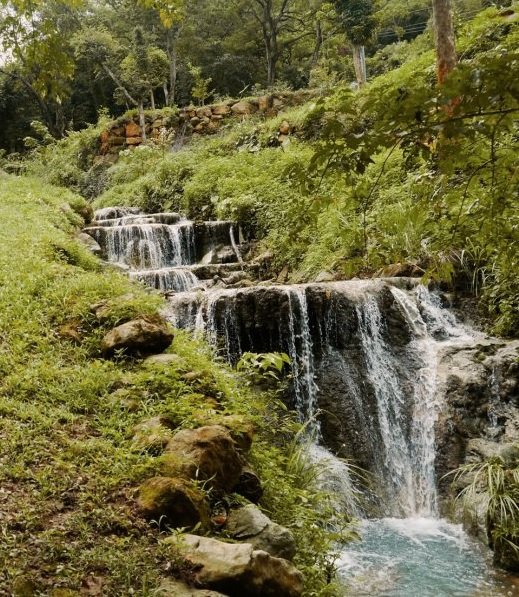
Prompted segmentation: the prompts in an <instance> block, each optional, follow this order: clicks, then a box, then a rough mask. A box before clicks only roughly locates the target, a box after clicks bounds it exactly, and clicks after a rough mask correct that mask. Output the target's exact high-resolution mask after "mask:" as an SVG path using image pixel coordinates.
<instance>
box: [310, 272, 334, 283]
mask: <svg viewBox="0 0 519 597" xmlns="http://www.w3.org/2000/svg"><path fill="white" fill-rule="evenodd" d="M334 280H335V276H334V275H333V274H331V273H330V272H326V271H322V272H319V273H318V274H317V276H315V280H314V281H315V282H317V283H321V282H333V281H334Z"/></svg>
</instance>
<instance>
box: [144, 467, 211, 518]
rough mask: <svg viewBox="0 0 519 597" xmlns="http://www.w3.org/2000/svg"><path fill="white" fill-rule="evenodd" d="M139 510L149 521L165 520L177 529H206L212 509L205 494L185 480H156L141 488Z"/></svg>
mask: <svg viewBox="0 0 519 597" xmlns="http://www.w3.org/2000/svg"><path fill="white" fill-rule="evenodd" d="M137 505H138V507H139V510H140V511H141V513H142V514H143V516H145V517H146V518H149V519H154V520H160V519H161V518H162V517H164V518H165V519H166V520H167V522H168V523H169V524H170V525H172V526H174V527H194V526H195V525H196V524H198V523H202V526H204V527H205V526H207V525H208V521H209V509H208V506H207V504H206V502H205V499H204V494H203V493H202V492H201V491H200V490H198V489H196V488H195V487H192V486H190V485H189V484H188V483H187V482H186V481H185V480H183V479H174V478H171V477H153V478H152V479H148V480H147V481H145V482H144V483H143V484H142V485H141V486H140V488H139V496H138V499H137Z"/></svg>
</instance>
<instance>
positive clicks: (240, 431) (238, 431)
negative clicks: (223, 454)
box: [218, 415, 254, 453]
mask: <svg viewBox="0 0 519 597" xmlns="http://www.w3.org/2000/svg"><path fill="white" fill-rule="evenodd" d="M218 424H219V425H222V426H223V427H225V428H226V429H227V430H228V431H229V433H230V434H231V437H232V439H233V440H234V442H235V444H236V446H237V447H238V449H239V450H241V451H242V452H244V453H246V452H248V451H249V450H250V448H251V446H252V441H253V439H254V425H253V424H252V423H251V422H250V421H249V420H247V419H246V418H245V417H243V416H241V415H227V416H225V417H219V418H218Z"/></svg>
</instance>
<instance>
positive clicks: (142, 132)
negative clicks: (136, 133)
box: [139, 101, 146, 141]
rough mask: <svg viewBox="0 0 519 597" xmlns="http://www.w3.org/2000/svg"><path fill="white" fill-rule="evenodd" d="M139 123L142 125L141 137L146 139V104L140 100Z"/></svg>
mask: <svg viewBox="0 0 519 597" xmlns="http://www.w3.org/2000/svg"><path fill="white" fill-rule="evenodd" d="M139 124H140V125H141V137H142V140H143V141H146V119H145V118H144V104H143V103H142V101H141V102H139Z"/></svg>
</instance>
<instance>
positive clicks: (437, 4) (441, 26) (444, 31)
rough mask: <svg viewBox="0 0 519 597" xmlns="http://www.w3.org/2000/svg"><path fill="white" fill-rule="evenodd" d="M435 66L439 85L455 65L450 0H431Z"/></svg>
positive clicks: (454, 44)
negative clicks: (434, 39)
mask: <svg viewBox="0 0 519 597" xmlns="http://www.w3.org/2000/svg"><path fill="white" fill-rule="evenodd" d="M432 4H433V18H434V31H435V38H436V68H437V74H438V83H439V84H440V85H441V84H443V82H444V81H445V79H446V78H447V76H448V75H449V73H450V72H451V71H452V69H453V68H454V67H455V66H456V61H457V58H456V43H455V37H454V25H453V22H452V11H451V6H450V0H433V3H432Z"/></svg>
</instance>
